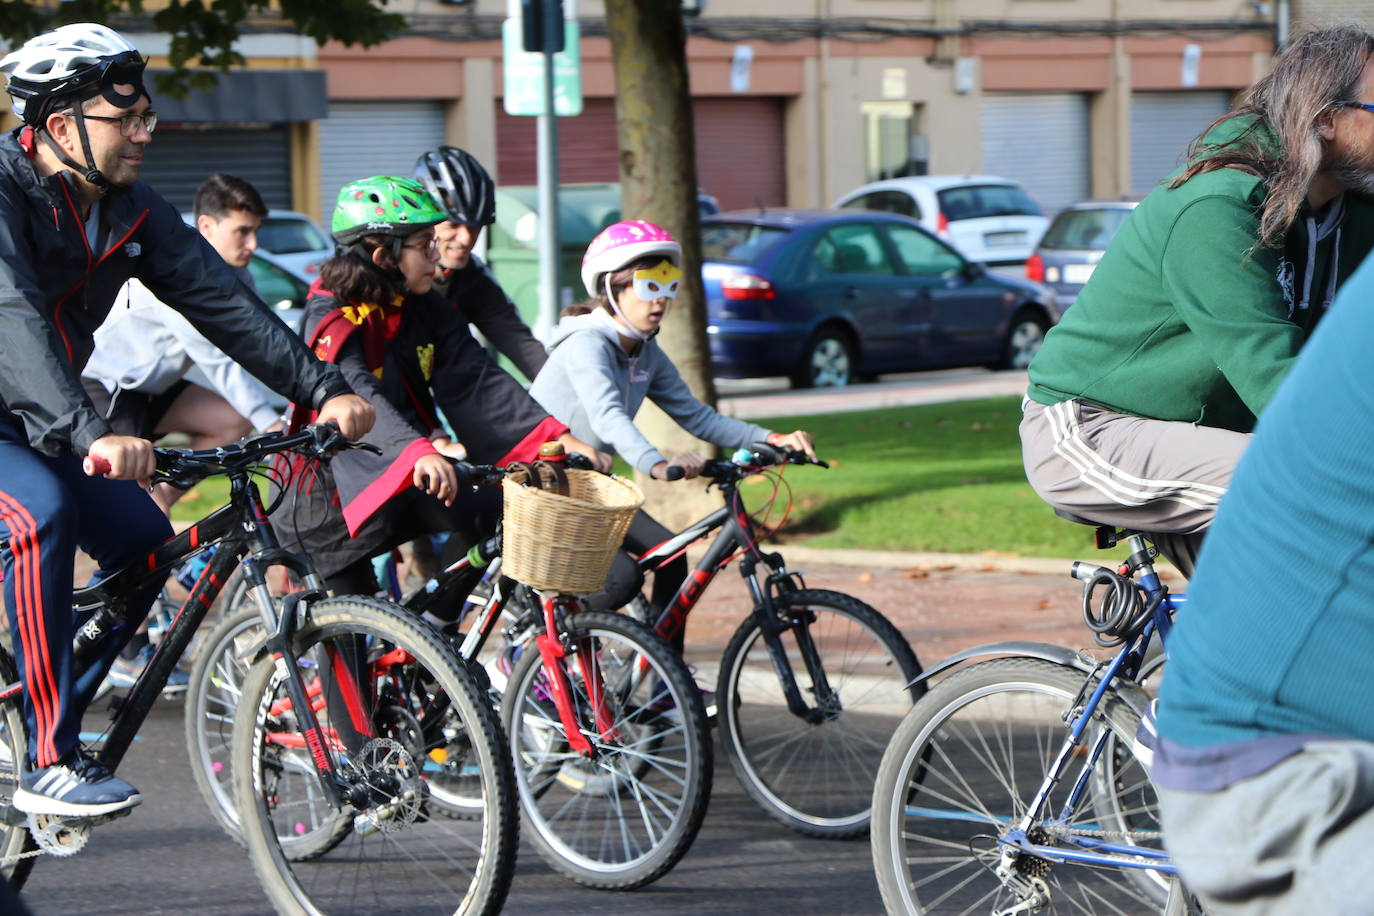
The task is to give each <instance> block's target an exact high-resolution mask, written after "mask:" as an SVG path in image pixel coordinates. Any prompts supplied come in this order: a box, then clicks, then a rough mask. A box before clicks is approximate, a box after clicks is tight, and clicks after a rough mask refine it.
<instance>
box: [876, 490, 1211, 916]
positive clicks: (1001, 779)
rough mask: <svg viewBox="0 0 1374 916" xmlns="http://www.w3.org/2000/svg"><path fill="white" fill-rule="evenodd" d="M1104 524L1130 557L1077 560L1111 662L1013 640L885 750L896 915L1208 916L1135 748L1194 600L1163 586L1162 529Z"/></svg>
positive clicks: (954, 660)
mask: <svg viewBox="0 0 1374 916" xmlns="http://www.w3.org/2000/svg"><path fill="white" fill-rule="evenodd" d="M1061 514H1064V513H1061ZM1065 517H1068V518H1072V519H1073V520H1074V521H1079V522H1082V523H1084V524H1089V525H1095V523H1093V522H1090V521H1088V520H1086V519H1081V518H1076V517H1072V516H1067V515H1066V516H1065ZM1096 527H1097V545H1098V547H1100V548H1107V547H1113V546H1115V545H1116V544H1117V543H1118V542H1119V541H1125V542H1126V543H1127V544H1128V545H1129V547H1130V556H1129V557H1128V558H1127V559H1126V560H1125V561H1123V562H1122V564H1121V565H1120V566H1119V567H1118V568H1116V569H1114V570H1113V569H1109V568H1106V567H1103V566H1097V565H1094V564H1090V563H1084V562H1075V563H1074V565H1073V571H1072V574H1073V576H1074V577H1075V578H1077V579H1080V580H1082V581H1083V583H1084V586H1083V612H1084V620H1085V622H1086V623H1087V624H1088V626H1089V628H1090V629H1091V630H1092V631H1093V632H1094V634H1095V637H1096V639H1097V642H1098V643H1099V644H1100V645H1102V646H1104V647H1114V648H1116V649H1117V651H1116V652H1115V653H1114V655H1113V656H1112V657H1111V658H1110V659H1109V660H1107V661H1099V660H1097V659H1095V658H1092V657H1091V656H1089V655H1087V654H1085V653H1083V652H1079V651H1074V650H1072V649H1068V648H1063V647H1060V646H1053V645H1047V644H1043V643H1035V642H1021V641H1012V642H1000V643H991V644H988V645H983V646H977V647H975V648H971V649H968V650H965V651H963V652H959V653H957V654H955V655H953V656H951V657H950V658H948V659H945V660H944V661H942V662H940V663H939V664H938V665H935V666H934V667H932V668H931V669H929V670H927V671H926V672H925V673H924V674H923V675H922V678H923V679H927V678H930V677H932V676H934V675H937V674H940V673H943V672H946V671H949V670H950V669H951V668H954V667H955V666H957V665H960V664H962V663H964V662H966V661H969V660H971V659H974V658H979V657H982V656H988V655H1000V656H1007V657H1002V658H994V659H991V660H986V661H980V662H977V663H975V664H972V665H969V666H968V667H965V668H963V669H961V670H959V671H957V672H955V673H953V674H950V675H949V676H948V677H946V678H944V679H943V680H941V681H940V682H939V683H938V684H936V685H935V686H933V687H932V688H931V689H930V691H929V692H928V693H926V695H925V696H924V697H922V698H921V700H920V701H919V702H917V704H916V705H915V706H914V707H913V708H912V710H911V711H910V712H909V713H908V714H907V716H906V718H905V719H904V720H903V721H902V723H901V725H900V726H899V727H898V728H897V730H896V733H895V734H894V735H893V737H892V741H891V743H890V744H889V745H888V747H887V750H886V752H885V753H884V755H883V759H882V763H881V764H880V765H879V768H878V778H877V781H876V783H875V785H874V789H873V832H872V849H873V862H874V870H875V872H876V874H877V878H878V885H879V888H880V889H881V891H882V895H883V901H884V903H885V904H886V906H887V911H888V912H889V913H903V914H905V913H921V914H947V913H968V914H971V913H980V914H983V913H994V914H1006V916H1010V914H1013V913H1032V912H1034V913H1061V912H1072V913H1094V914H1095V913H1131V914H1136V913H1141V912H1147V911H1150V912H1160V911H1161V910H1162V911H1164V912H1166V913H1185V912H1186V913H1194V912H1199V908H1198V906H1197V904H1196V902H1195V901H1194V900H1192V899H1191V898H1190V897H1189V895H1187V893H1186V892H1185V891H1184V890H1183V889H1182V888H1181V886H1180V885H1179V884H1178V881H1177V877H1176V876H1177V870H1176V869H1175V868H1174V866H1173V865H1172V864H1171V863H1170V862H1169V858H1168V854H1167V853H1166V852H1165V851H1164V848H1163V845H1162V842H1161V837H1160V832H1159V823H1158V819H1157V815H1156V808H1157V799H1156V795H1155V792H1154V789H1153V787H1152V786H1151V784H1150V781H1149V776H1148V768H1149V764H1150V761H1151V758H1152V752H1151V751H1150V749H1149V748H1148V747H1146V746H1145V745H1143V744H1142V743H1141V742H1140V741H1139V740H1138V738H1137V730H1138V728H1139V725H1140V721H1141V719H1142V717H1143V716H1145V715H1146V714H1147V708H1148V706H1149V703H1150V696H1149V694H1148V693H1147V692H1146V690H1145V689H1144V688H1143V687H1142V686H1141V685H1140V683H1139V682H1138V679H1139V677H1140V676H1141V674H1142V672H1146V673H1148V669H1147V665H1149V666H1151V667H1156V668H1157V665H1158V664H1160V662H1159V661H1157V660H1156V659H1157V658H1160V657H1159V656H1155V655H1152V654H1151V652H1150V649H1151V646H1152V645H1153V638H1154V637H1155V636H1156V635H1158V636H1159V637H1160V639H1161V642H1167V639H1168V633H1169V627H1170V621H1171V618H1172V615H1173V613H1174V612H1175V611H1176V610H1177V609H1178V608H1179V607H1181V606H1183V605H1184V604H1185V602H1186V596H1185V595H1182V594H1175V593H1172V592H1170V591H1169V589H1168V586H1167V585H1165V584H1164V583H1163V582H1162V581H1161V580H1160V577H1159V574H1158V573H1157V572H1156V571H1155V569H1154V565H1153V561H1154V558H1155V557H1156V556H1157V551H1156V549H1155V548H1154V546H1153V545H1152V544H1151V543H1149V540H1148V538H1149V535H1148V534H1146V533H1143V532H1138V531H1120V530H1117V529H1115V528H1113V527H1110V526H1096Z"/></svg>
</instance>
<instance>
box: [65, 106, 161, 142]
mask: <svg viewBox="0 0 1374 916" xmlns="http://www.w3.org/2000/svg"><path fill="white" fill-rule="evenodd" d="M81 116H82V117H83V118H85V119H86V120H88V121H108V122H109V123H111V124H118V125H119V132H120V133H121V134H123V135H124V136H126V137H132V136H133V135H134V134H135V133H137V132H138V127H139V125H140V124H141V125H143V129H144V130H146V131H147V132H148V133H150V134H151V133H152V132H153V131H155V130H157V112H156V111H145V112H143V114H129V115H121V116H120V117H118V118H110V117H106V116H105V115H93V114H85V113H84V112H83V113H82V115H81Z"/></svg>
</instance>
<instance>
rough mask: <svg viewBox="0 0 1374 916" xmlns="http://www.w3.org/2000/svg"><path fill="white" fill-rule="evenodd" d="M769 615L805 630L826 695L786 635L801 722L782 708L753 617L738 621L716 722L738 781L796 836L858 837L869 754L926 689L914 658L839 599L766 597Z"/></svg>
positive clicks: (867, 794) (874, 614)
mask: <svg viewBox="0 0 1374 916" xmlns="http://www.w3.org/2000/svg"><path fill="white" fill-rule="evenodd" d="M775 602H776V607H777V612H778V614H779V616H781V617H782V618H784V619H785V620H789V621H790V622H791V625H792V627H794V628H797V627H806V628H807V632H808V633H809V634H810V636H811V638H812V641H813V642H814V643H815V644H816V648H817V652H818V653H819V655H820V659H821V666H822V668H823V670H824V673H825V677H826V680H827V681H828V682H829V685H830V688H831V690H832V691H833V700H834V702H833V703H831V704H830V705H829V706H828V707H825V706H823V705H822V704H818V703H817V696H816V693H817V692H816V690H815V688H814V687H813V685H812V683H811V679H810V677H809V676H808V674H807V667H806V663H805V662H804V661H803V659H802V657H801V653H800V650H799V648H798V643H797V640H796V637H795V635H794V632H793V631H792V630H789V631H787V632H784V633H783V634H782V640H783V646H784V648H785V650H786V652H787V657H788V659H789V661H790V662H791V666H792V673H793V675H794V677H795V678H796V681H797V687H798V689H799V690H800V691H801V694H802V699H803V700H804V701H805V702H806V703H807V704H808V705H809V706H811V707H812V708H813V709H815V710H817V711H818V712H820V713H823V715H824V718H823V719H822V720H821V721H819V722H815V723H812V722H808V721H806V720H804V719H802V718H800V717H798V716H796V715H794V714H793V713H792V712H791V711H790V710H789V709H788V707H787V701H786V698H785V696H784V694H783V692H782V684H781V681H780V680H779V679H778V675H777V672H776V670H775V669H774V667H773V664H772V661H771V659H770V657H769V653H768V646H767V643H766V641H765V640H764V638H763V633H762V631H761V630H760V629H759V623H758V620H757V619H756V618H755V617H754V616H752V615H751V616H750V617H749V618H747V619H746V620H745V621H744V622H743V623H741V624H740V627H739V629H738V630H736V631H735V634H734V636H733V637H732V638H731V639H730V643H729V645H727V646H726V649H725V654H724V655H723V656H722V657H721V664H720V672H719V675H718V683H717V686H716V703H717V727H718V728H719V729H720V741H721V745H722V746H723V747H724V749H725V756H726V759H728V760H729V761H730V768H731V769H732V770H733V771H734V773H735V777H736V778H737V779H738V780H739V782H740V785H742V786H743V787H744V790H745V791H746V792H747V793H749V796H750V798H752V799H753V800H754V801H755V802H756V803H757V804H758V805H759V807H760V808H762V809H763V810H764V811H765V812H767V814H768V815H769V816H770V817H772V818H773V819H774V820H777V821H778V822H779V823H782V824H784V825H786V826H787V827H790V828H791V829H793V830H795V831H797V832H798V833H802V834H805V835H806V836H813V837H821V838H826V839H845V838H850V837H857V836H862V835H863V834H864V833H865V832H867V830H868V821H869V809H870V804H871V801H872V797H873V780H874V778H875V777H876V776H877V772H878V765H877V761H878V758H879V757H881V756H882V750H883V749H884V748H885V747H887V742H888V739H889V738H891V736H892V733H893V732H894V731H895V730H896V728H897V725H898V723H900V722H901V721H902V717H903V716H904V715H906V711H907V710H908V709H910V708H911V704H912V703H914V702H915V701H916V699H917V698H918V697H919V696H920V695H921V694H922V693H923V692H924V691H925V686H924V684H918V685H915V686H912V681H914V680H915V679H916V678H917V677H918V676H919V675H920V673H921V666H920V663H919V662H918V661H917V660H916V653H915V652H913V651H912V649H911V646H910V645H909V644H908V643H907V641H906V639H905V638H904V637H903V636H902V634H901V632H900V631H898V629H897V628H896V627H895V626H893V625H892V623H891V621H889V620H888V619H887V618H886V617H884V616H883V615H882V614H881V613H879V612H878V611H877V610H875V609H874V608H872V607H870V606H869V605H867V604H865V603H864V602H862V601H860V600H859V599H857V598H854V597H852V596H850V595H845V594H843V593H840V592H833V591H827V590H821V589H804V590H800V591H794V592H786V593H783V594H781V595H778V596H777V597H776V598H775Z"/></svg>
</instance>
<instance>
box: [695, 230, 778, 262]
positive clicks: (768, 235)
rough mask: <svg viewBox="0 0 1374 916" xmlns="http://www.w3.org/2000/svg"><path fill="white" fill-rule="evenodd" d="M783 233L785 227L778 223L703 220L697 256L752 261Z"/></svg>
mask: <svg viewBox="0 0 1374 916" xmlns="http://www.w3.org/2000/svg"><path fill="white" fill-rule="evenodd" d="M787 233H788V230H787V229H783V228H780V227H778V226H759V225H755V224H754V223H707V224H705V225H703V226H702V227H701V258H702V260H703V261H724V262H726V263H730V264H752V263H753V262H754V261H755V260H756V259H757V258H758V256H759V255H761V254H763V252H764V251H766V250H767V249H769V248H771V247H772V246H773V245H774V243H776V242H778V241H780V240H782V239H783V238H785V237H786V236H787Z"/></svg>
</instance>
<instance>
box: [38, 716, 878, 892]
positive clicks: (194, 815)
mask: <svg viewBox="0 0 1374 916" xmlns="http://www.w3.org/2000/svg"><path fill="white" fill-rule="evenodd" d="M98 725H99V719H98V718H97V716H96V715H95V714H91V715H88V716H87V720H86V727H87V728H95V727H98ZM182 734H183V733H182V724H181V703H180V701H167V702H165V703H162V704H160V705H159V706H158V708H157V709H156V710H155V711H154V712H153V714H152V715H151V716H150V717H149V719H148V721H147V723H146V725H145V726H144V729H143V732H142V733H141V735H140V737H139V740H138V741H137V742H136V743H135V745H134V747H133V749H132V750H131V751H130V752H129V755H128V757H127V758H126V759H125V762H124V764H123V765H122V766H121V767H120V771H119V772H120V776H122V777H124V778H125V779H128V780H130V781H131V782H133V784H134V785H136V786H138V787H139V788H140V789H141V790H142V792H143V796H144V802H143V804H142V805H141V806H140V807H139V808H137V809H135V811H134V812H133V813H132V814H131V815H130V816H129V817H126V818H123V819H121V820H118V821H115V822H113V823H111V824H107V825H105V826H104V827H102V828H99V829H98V830H97V831H96V832H95V833H93V834H92V836H91V839H90V842H89V844H88V845H87V847H86V849H85V850H84V851H83V852H81V853H80V854H78V855H76V856H73V857H70V858H66V859H61V860H59V859H55V858H51V857H44V858H42V859H40V860H39V862H38V863H37V866H36V867H35V868H34V871H33V874H32V876H31V877H30V878H29V881H28V884H27V885H26V887H25V889H24V893H23V900H24V902H25V903H26V905H27V906H28V907H29V908H30V909H31V911H32V913H33V916H49V914H64V916H65V914H72V913H79V914H82V916H99V914H139V916H143V914H161V913H189V912H194V913H197V914H203V916H231V914H233V916H248V914H260V913H268V912H270V911H271V910H270V907H269V906H268V904H267V901H266V899H265V898H264V897H263V895H262V892H261V891H260V889H259V887H258V883H257V880H256V878H255V877H254V874H253V871H252V868H251V866H250V865H249V863H248V857H247V854H246V853H245V852H243V850H241V849H240V848H239V847H238V846H236V845H235V844H234V843H233V842H232V841H230V840H229V839H228V838H226V837H225V835H224V834H223V833H222V832H221V831H220V830H219V828H218V827H217V826H216V825H215V824H214V822H213V821H212V820H211V817H210V814H209V812H208V810H207V809H206V808H205V805H204V802H202V801H201V799H200V796H199V795H198V794H197V792H196V789H195V785H194V783H193V782H192V780H191V774H190V771H189V770H188V768H187V766H188V765H187V762H186V757H185V746H184V741H183V737H182ZM504 912H506V913H510V914H540V916H548V914H551V913H558V914H561V913H588V912H596V913H636V914H644V913H655V914H658V913H669V914H670V913H691V914H693V916H700V914H702V913H711V914H731V913H738V914H768V913H787V914H792V916H797V914H803V913H841V912H842V913H846V914H861V913H881V912H882V903H881V901H880V899H879V896H878V889H877V885H876V883H875V881H874V878H873V871H872V865H871V863H870V861H869V854H868V843H867V841H866V840H863V841H824V840H813V839H808V838H806V837H802V836H800V835H798V834H795V833H793V832H791V831H790V830H787V829H786V828H784V827H782V826H780V825H778V824H776V823H774V822H773V821H771V820H770V819H769V818H768V817H766V816H765V815H764V814H762V813H761V812H760V811H759V810H758V809H757V808H756V807H755V806H754V804H753V802H752V801H750V800H749V799H748V797H747V796H745V795H744V793H743V791H742V790H741V789H740V788H739V784H738V783H737V782H736V781H735V779H734V777H733V776H732V775H731V773H730V772H729V766H728V765H727V764H724V763H723V762H721V763H720V765H719V766H718V768H717V772H716V779H715V791H714V793H713V796H712V799H711V807H710V811H709V813H708V814H707V817H706V822H705V824H704V826H703V827H702V830H701V833H700V834H699V835H698V836H697V840H696V843H695V845H694V846H693V847H692V850H691V851H690V852H689V853H688V854H687V856H686V858H684V859H683V860H682V861H681V862H680V863H679V864H678V865H677V867H676V868H675V869H674V870H673V871H671V872H670V873H669V874H668V875H666V876H665V877H664V878H663V879H661V880H660V881H658V882H657V883H656V884H653V885H650V886H649V887H647V888H644V889H641V890H638V891H631V892H623V893H608V892H604V891H593V890H587V889H585V888H582V887H579V886H578V885H575V884H573V883H571V882H569V881H567V880H566V879H564V878H562V877H561V876H559V875H558V874H556V873H555V872H553V871H552V870H551V869H549V868H548V867H547V866H545V865H544V863H543V861H542V860H541V859H540V858H539V857H538V855H537V854H535V853H534V851H533V850H532V849H531V848H530V847H529V846H528V845H524V844H522V846H521V850H520V860H519V865H518V868H517V874H516V880H515V884H514V887H513V888H512V890H511V894H510V897H509V899H508V901H507V904H506V908H505V911H504Z"/></svg>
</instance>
